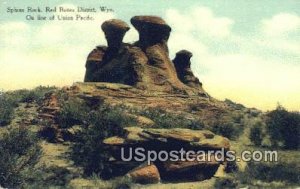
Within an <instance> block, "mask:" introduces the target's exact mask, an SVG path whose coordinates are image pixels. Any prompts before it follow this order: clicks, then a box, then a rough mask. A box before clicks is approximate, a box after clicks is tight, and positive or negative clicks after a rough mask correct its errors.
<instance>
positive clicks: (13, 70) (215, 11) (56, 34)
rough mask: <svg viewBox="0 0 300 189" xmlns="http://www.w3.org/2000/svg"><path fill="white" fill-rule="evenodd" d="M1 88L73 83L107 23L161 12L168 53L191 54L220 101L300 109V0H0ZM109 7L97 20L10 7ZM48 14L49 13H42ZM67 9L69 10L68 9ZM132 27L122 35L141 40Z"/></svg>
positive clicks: (128, 39) (195, 68)
mask: <svg viewBox="0 0 300 189" xmlns="http://www.w3.org/2000/svg"><path fill="white" fill-rule="evenodd" d="M0 2H1V3H0V6H1V9H0V11H1V18H0V36H1V38H0V50H1V51H0V67H1V68H0V89H4V90H10V89H18V88H32V87H34V86H37V85H40V84H41V85H57V86H63V85H71V84H72V83H73V82H75V81H80V80H82V78H83V75H84V71H85V70H84V64H85V59H86V56H87V54H88V53H89V51H90V50H92V49H93V48H94V47H95V46H96V45H99V44H105V43H106V42H105V39H104V35H103V34H102V32H101V30H100V25H101V23H102V22H103V21H105V20H106V19H110V18H120V19H123V20H124V21H126V22H127V23H130V22H129V20H130V18H131V17H132V16H135V15H158V16H161V17H163V18H164V19H165V20H166V21H167V22H168V23H169V25H170V26H171V27H172V33H171V37H170V40H169V48H170V56H171V58H173V57H174V54H175V53H176V52H177V51H179V50H181V49H188V50H190V51H192V52H193V54H194V56H193V58H192V69H193V71H194V72H195V74H196V75H197V76H198V77H199V78H200V80H201V81H202V82H203V84H204V88H205V89H206V90H207V91H208V92H209V93H210V94H211V95H212V96H214V97H216V98H218V99H224V98H230V99H232V100H234V101H237V102H240V103H244V104H246V105H247V106H250V107H258V108H261V109H263V110H268V109H272V108H274V107H275V106H276V104H277V102H279V103H281V104H282V105H284V106H286V107H287V108H288V109H291V110H300V45H299V44H300V11H299V10H300V1H298V0H287V1H279V0H272V1H271V0H252V1H246V0H211V1H201V0H194V1H192V0H188V1H178V0H173V1H172V0H156V1H141V0H139V1H138V0H119V1H116V0H109V1H108V0H106V1H91V0H86V1H79V0H78V1H72V0H69V1H55V0H52V1H51V2H48V1H42V0H40V1H29V0H22V1H21V0H20V1H16V0H15V1H8V0H0ZM27 6H32V7H37V6H40V7H41V8H44V7H45V6H50V7H54V6H64V7H77V6H83V7H86V8H89V7H95V8H98V7H99V6H106V7H108V8H112V9H113V10H114V12H111V13H100V12H98V13H96V14H92V16H93V17H94V18H95V20H94V21H82V22H79V21H51V22H50V21H48V22H45V21H26V20H25V19H24V17H25V16H26V14H25V13H24V14H17V13H15V14H9V13H7V12H6V10H7V8H8V7H10V8H25V9H26V7H27ZM43 14H44V15H46V16H50V15H51V14H50V13H48V14H46V13H43ZM67 15H72V13H69V14H67ZM137 38H138V35H137V32H136V31H135V30H134V29H133V27H132V28H131V30H130V31H129V32H128V33H127V34H126V36H125V39H124V40H125V41H126V42H133V41H135V40H137Z"/></svg>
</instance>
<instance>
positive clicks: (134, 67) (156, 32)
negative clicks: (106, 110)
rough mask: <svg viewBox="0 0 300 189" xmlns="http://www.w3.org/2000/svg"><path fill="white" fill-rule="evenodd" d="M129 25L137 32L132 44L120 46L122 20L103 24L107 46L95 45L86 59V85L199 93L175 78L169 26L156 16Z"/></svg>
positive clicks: (146, 17) (124, 27)
mask: <svg viewBox="0 0 300 189" xmlns="http://www.w3.org/2000/svg"><path fill="white" fill-rule="evenodd" d="M131 23H132V24H133V26H134V27H135V29H137V31H138V32H139V40H138V41H137V42H136V43H134V44H125V43H122V40H123V37H124V35H125V33H126V31H128V29H129V26H128V25H127V24H126V23H125V22H123V21H121V20H116V19H113V20H108V21H106V22H104V23H103V24H102V29H103V31H104V33H105V36H106V39H107V42H108V47H105V46H98V47H97V48H96V49H94V50H93V51H92V52H91V53H90V54H89V55H88V58H87V62H86V74H85V79H84V81H85V82H110V83H122V84H126V85H131V86H134V87H136V88H139V89H145V90H152V91H163V92H168V93H181V94H185V93H188V94H198V93H200V94H202V93H204V91H203V90H202V88H201V87H198V88H197V90H193V89H192V88H190V86H188V85H184V84H183V83H182V81H180V80H179V79H178V77H177V73H176V70H175V67H174V64H173V63H172V61H171V60H170V58H169V52H168V45H167V41H168V38H169V36H170V32H171V28H170V26H169V25H168V24H167V23H166V22H165V21H164V20H163V19H162V18H160V17H157V16H135V17H133V18H132V19H131Z"/></svg>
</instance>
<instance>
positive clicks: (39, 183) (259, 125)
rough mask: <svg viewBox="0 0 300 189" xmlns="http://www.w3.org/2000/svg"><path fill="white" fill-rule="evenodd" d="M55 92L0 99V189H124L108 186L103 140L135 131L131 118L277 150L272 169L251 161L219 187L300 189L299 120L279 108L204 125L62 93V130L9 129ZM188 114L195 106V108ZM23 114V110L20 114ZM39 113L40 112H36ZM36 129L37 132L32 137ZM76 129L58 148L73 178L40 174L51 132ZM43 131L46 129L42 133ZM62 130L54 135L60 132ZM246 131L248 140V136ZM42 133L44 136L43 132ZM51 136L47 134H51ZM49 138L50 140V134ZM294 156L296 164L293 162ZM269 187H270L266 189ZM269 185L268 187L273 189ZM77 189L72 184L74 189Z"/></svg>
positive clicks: (59, 170) (64, 171)
mask: <svg viewBox="0 0 300 189" xmlns="http://www.w3.org/2000/svg"><path fill="white" fill-rule="evenodd" d="M56 90H57V89H55V88H53V87H38V88H36V89H34V90H19V91H14V92H7V93H2V94H1V95H0V128H1V130H0V186H2V187H8V188H22V187H23V188H41V187H42V188H48V187H54V186H55V187H58V188H59V187H61V188H66V187H71V184H72V183H73V184H74V182H75V181H74V178H76V179H75V180H76V181H78V180H80V179H83V180H84V179H89V180H94V181H95V182H94V183H95V185H98V186H99V187H100V188H101V187H103V188H117V187H118V186H124V187H127V188H128V187H129V186H130V185H131V184H130V183H128V182H129V181H128V180H124V179H120V178H117V179H114V180H112V181H102V180H101V179H110V178H112V177H113V176H116V175H117V174H122V173H123V170H119V169H118V167H112V166H111V165H110V164H109V163H108V158H109V157H110V155H109V154H107V152H106V150H105V149H104V148H103V145H102V140H103V139H104V138H107V137H110V136H115V135H119V136H121V135H123V134H124V133H123V129H122V128H123V127H125V126H136V125H138V124H139V123H138V121H137V120H136V119H135V117H134V116H132V115H135V116H142V117H146V118H148V119H150V120H152V121H153V122H154V125H153V126H152V127H154V128H172V127H181V128H189V129H195V130H197V129H209V130H211V131H213V132H215V133H217V134H220V135H223V136H226V137H228V138H230V139H231V140H233V141H236V143H240V144H241V146H244V145H246V144H245V143H244V141H241V138H245V137H246V138H248V139H249V141H251V145H250V146H246V147H245V148H252V149H273V150H274V149H276V150H279V152H280V156H281V157H283V158H282V159H280V161H279V162H277V163H268V162H258V163H257V162H250V163H248V166H247V168H246V170H244V171H238V172H233V173H230V174H229V175H230V177H228V178H226V179H217V181H216V183H215V187H216V188H224V187H229V188H234V187H240V186H248V185H250V186H261V184H262V183H263V184H265V185H264V186H266V187H279V188H280V187H282V186H288V185H291V186H296V185H297V184H298V183H299V178H298V175H300V172H299V166H298V165H299V164H300V162H298V160H297V159H299V152H298V151H296V150H299V141H300V138H299V136H300V134H299V130H300V114H299V113H298V112H289V111H287V110H285V109H284V108H283V107H281V106H278V108H277V109H276V110H273V111H270V112H267V113H265V114H259V113H253V112H248V110H246V109H245V108H244V107H242V106H241V105H235V104H234V103H232V102H230V103H231V105H232V106H238V107H237V109H236V111H234V112H232V114H229V115H227V116H224V117H221V118H220V119H218V120H215V122H214V123H213V124H211V125H207V124H205V123H204V122H203V120H197V119H190V118H187V117H186V116H185V114H174V113H171V112H168V111H166V110H163V109H159V108H144V109H136V108H132V107H127V106H109V105H106V104H104V103H103V102H101V101H99V102H94V103H92V104H90V102H87V101H84V100H82V99H79V98H73V97H70V98H69V97H66V96H65V95H64V94H61V99H60V100H61V104H62V107H61V111H60V113H59V115H58V118H57V122H58V125H59V128H57V127H54V126H53V125H52V124H51V123H48V122H44V121H40V122H37V123H35V124H32V125H30V124H29V125H27V126H24V125H23V126H20V125H18V124H15V123H14V121H13V120H14V119H16V117H18V116H19V115H17V114H16V113H15V110H16V109H17V108H18V107H19V106H20V104H34V105H36V106H37V107H39V106H40V105H41V104H42V102H43V98H44V96H45V94H47V93H49V92H53V91H56ZM192 108H193V109H195V108H197V107H192ZM23 111H24V112H26V111H27V110H26V109H24V110H23ZM36 111H37V110H36ZM32 127H38V130H37V131H38V132H34V131H33V132H32V131H31V128H32ZM74 128H80V129H79V130H78V132H75V133H74V135H73V136H72V137H71V138H68V139H66V140H65V142H64V143H63V145H65V146H68V147H69V149H70V150H69V151H68V153H67V154H66V155H65V156H66V158H67V159H69V160H70V161H72V162H74V166H76V168H78V170H79V169H82V173H81V172H80V171H78V172H77V173H76V171H77V170H76V171H75V173H74V171H71V170H70V169H68V168H65V167H62V166H50V167H45V166H44V165H43V164H41V160H40V159H41V158H42V156H43V152H42V147H41V143H43V142H45V141H44V140H47V141H48V142H52V143H53V142H56V141H55V137H56V134H55V132H62V131H68V130H69V129H73V130H74ZM47 129H48V130H47ZM58 130H59V131H58ZM247 130H249V133H248V134H249V135H245V133H246V131H247ZM46 131H47V132H46ZM49 131H51V132H49ZM49 133H54V134H53V135H49ZM297 157H298V158H297ZM267 183H269V185H268V184H267ZM270 183H271V184H270ZM75 185H76V184H75Z"/></svg>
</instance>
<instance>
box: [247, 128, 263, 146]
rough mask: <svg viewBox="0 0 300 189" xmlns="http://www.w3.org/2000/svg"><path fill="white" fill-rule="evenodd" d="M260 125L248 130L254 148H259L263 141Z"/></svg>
mask: <svg viewBox="0 0 300 189" xmlns="http://www.w3.org/2000/svg"><path fill="white" fill-rule="evenodd" d="M261 126H262V125H259V124H256V125H254V126H253V127H252V128H251V129H250V140H251V142H252V143H253V144H254V145H255V146H260V145H261V143H262V140H263V132H262V127H261Z"/></svg>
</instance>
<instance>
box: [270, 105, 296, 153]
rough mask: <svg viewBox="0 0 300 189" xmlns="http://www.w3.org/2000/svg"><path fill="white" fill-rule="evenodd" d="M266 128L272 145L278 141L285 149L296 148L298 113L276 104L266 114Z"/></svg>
mask: <svg viewBox="0 0 300 189" xmlns="http://www.w3.org/2000/svg"><path fill="white" fill-rule="evenodd" d="M267 116H268V119H267V122H266V123H267V129H268V132H269V134H270V138H271V142H272V144H273V145H274V146H278V145H279V144H280V143H282V144H283V146H284V147H285V148H287V149H298V148H299V141H300V114H299V113H298V112H288V111H286V110H285V109H284V108H283V107H281V106H278V107H277V109H276V110H273V111H271V112H269V113H268V114H267Z"/></svg>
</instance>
